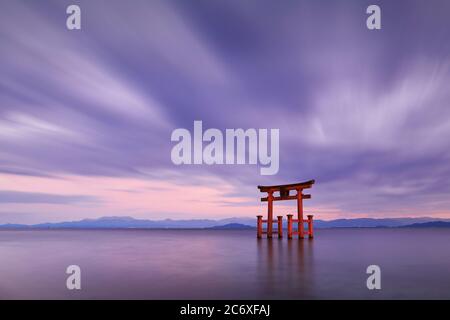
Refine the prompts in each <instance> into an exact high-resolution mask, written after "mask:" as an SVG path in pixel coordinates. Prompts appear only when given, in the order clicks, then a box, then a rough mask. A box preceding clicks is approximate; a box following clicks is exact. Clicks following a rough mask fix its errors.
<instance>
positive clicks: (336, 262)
mask: <svg viewBox="0 0 450 320" xmlns="http://www.w3.org/2000/svg"><path fill="white" fill-rule="evenodd" d="M72 264H76V265H79V266H80V267H81V272H82V276H81V286H82V289H81V290H73V291H69V290H67V288H66V277H67V276H68V275H66V273H65V270H66V267H67V266H68V265H72ZM372 264H376V265H379V266H380V267H381V273H382V277H381V279H382V280H381V286H382V288H381V290H372V291H369V290H368V289H367V287H366V279H367V277H368V275H367V274H366V268H367V266H368V265H372ZM0 298H2V299H11V298H26V299H28V298H33V299H35V298H37V299H49V298H57V299H80V298H106V299H109V298H125V299H128V298H137V299H191V298H192V299H241V298H242V299H318V298H326V299H348V298H352V299H362V298H369V299H380V298H388V299H408V298H424V299H431V298H437V299H449V298H450V230H448V229H447V230H439V229H427V230H413V229H334V230H317V231H316V238H315V239H314V240H307V239H305V240H303V241H301V240H291V241H288V240H287V239H283V240H278V239H273V240H271V241H269V240H267V239H262V240H259V241H258V240H257V239H256V238H255V232H254V231H207V230H201V231H196V230H179V231H164V230H103V231H99V230H81V231H80V230H74V231H0Z"/></svg>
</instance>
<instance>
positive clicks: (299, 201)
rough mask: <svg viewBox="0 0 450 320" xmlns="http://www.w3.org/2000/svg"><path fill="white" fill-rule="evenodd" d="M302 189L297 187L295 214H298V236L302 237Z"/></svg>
mask: <svg viewBox="0 0 450 320" xmlns="http://www.w3.org/2000/svg"><path fill="white" fill-rule="evenodd" d="M302 191H303V189H297V215H298V229H297V230H298V237H299V238H300V239H303V238H304V232H305V231H304V224H303V192H302Z"/></svg>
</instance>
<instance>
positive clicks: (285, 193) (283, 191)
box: [257, 180, 315, 239]
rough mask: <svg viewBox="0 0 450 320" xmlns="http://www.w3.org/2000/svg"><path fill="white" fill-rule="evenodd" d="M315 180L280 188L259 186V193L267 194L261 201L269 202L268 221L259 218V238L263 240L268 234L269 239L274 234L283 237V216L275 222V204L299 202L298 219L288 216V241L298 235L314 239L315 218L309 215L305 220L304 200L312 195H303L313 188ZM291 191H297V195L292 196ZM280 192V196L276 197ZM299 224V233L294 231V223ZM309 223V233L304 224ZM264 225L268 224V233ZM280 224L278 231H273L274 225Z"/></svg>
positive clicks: (279, 186)
mask: <svg viewBox="0 0 450 320" xmlns="http://www.w3.org/2000/svg"><path fill="white" fill-rule="evenodd" d="M314 182H315V181H314V180H309V181H305V182H300V183H293V184H284V185H278V186H258V189H259V191H261V192H267V197H265V198H261V201H267V208H268V210H267V220H263V219H262V215H260V216H257V217H258V229H257V236H258V238H262V235H263V233H265V234H267V238H272V234H274V233H278V237H279V238H281V237H283V216H277V218H278V219H277V221H273V202H274V201H280V200H297V219H292V214H288V215H287V217H288V239H292V235H294V234H298V237H299V238H300V239H303V238H304V236H305V235H308V236H309V237H310V238H312V237H313V216H312V215H308V219H307V220H304V219H303V199H311V195H310V194H303V189H308V188H311V187H312V185H313V184H314ZM291 190H296V191H297V192H296V194H294V195H290V191H291ZM275 192H279V194H278V195H274V193H275ZM294 222H296V223H297V224H298V229H297V231H293V230H292V223H294ZM305 222H307V223H308V231H305V230H304V223H305ZM263 223H267V231H263ZM274 223H276V224H278V230H277V231H275V232H274V231H272V230H273V224H274Z"/></svg>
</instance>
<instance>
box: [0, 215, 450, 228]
mask: <svg viewBox="0 0 450 320" xmlns="http://www.w3.org/2000/svg"><path fill="white" fill-rule="evenodd" d="M285 223H286V222H285ZM255 227H256V218H227V219H219V220H212V219H191V220H172V219H165V220H145V219H135V218H132V217H102V218H98V219H84V220H80V221H67V222H56V223H40V224H34V225H25V224H4V225H0V229H130V228H139V229H221V230H224V229H252V228H255ZM314 227H315V228H389V227H390V228H392V227H408V228H427V227H434V228H436V227H439V228H446V227H450V219H436V218H427V217H424V218H385V219H375V218H359V219H337V220H329V221H324V220H314Z"/></svg>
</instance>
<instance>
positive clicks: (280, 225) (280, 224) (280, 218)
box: [277, 216, 283, 238]
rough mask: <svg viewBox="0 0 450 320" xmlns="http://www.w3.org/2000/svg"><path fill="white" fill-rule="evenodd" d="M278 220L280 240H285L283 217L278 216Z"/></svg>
mask: <svg viewBox="0 0 450 320" xmlns="http://www.w3.org/2000/svg"><path fill="white" fill-rule="evenodd" d="M277 218H278V238H283V216H277Z"/></svg>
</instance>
